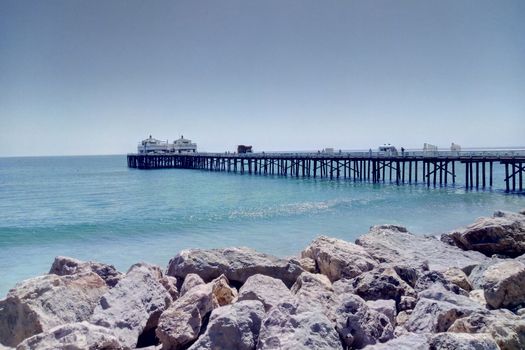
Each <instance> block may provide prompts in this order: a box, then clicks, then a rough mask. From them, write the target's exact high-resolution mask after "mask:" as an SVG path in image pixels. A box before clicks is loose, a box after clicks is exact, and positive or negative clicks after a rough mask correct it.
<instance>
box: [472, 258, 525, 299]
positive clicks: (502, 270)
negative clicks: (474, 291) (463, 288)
mask: <svg viewBox="0 0 525 350" xmlns="http://www.w3.org/2000/svg"><path fill="white" fill-rule="evenodd" d="M476 285H478V286H480V287H481V288H483V291H484V294H485V300H486V301H487V304H488V305H490V306H491V307H493V308H500V307H516V306H519V305H525V264H523V263H521V262H519V261H515V260H503V261H498V262H495V263H494V264H491V265H489V266H487V268H486V269H485V270H484V271H483V272H482V276H481V278H479V277H478V278H476Z"/></svg>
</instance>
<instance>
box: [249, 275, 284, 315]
mask: <svg viewBox="0 0 525 350" xmlns="http://www.w3.org/2000/svg"><path fill="white" fill-rule="evenodd" d="M242 300H258V301H260V302H261V303H262V304H263V305H264V309H265V310H266V312H268V311H269V310H270V309H271V308H272V307H274V306H276V305H277V304H279V303H281V302H290V303H291V302H292V300H293V297H292V293H290V290H289V289H288V288H286V286H285V285H284V283H283V281H281V280H278V279H276V278H272V277H269V276H265V275H259V274H257V275H253V276H250V277H248V279H247V280H246V283H244V285H243V286H242V287H241V289H240V290H239V301H242Z"/></svg>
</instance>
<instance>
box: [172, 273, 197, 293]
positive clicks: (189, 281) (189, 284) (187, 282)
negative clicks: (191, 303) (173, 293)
mask: <svg viewBox="0 0 525 350" xmlns="http://www.w3.org/2000/svg"><path fill="white" fill-rule="evenodd" d="M170 277H171V276H170ZM199 284H205V283H204V281H203V280H202V278H201V277H200V276H199V275H197V274H195V273H189V274H188V275H186V278H184V282H183V283H182V287H180V296H183V295H184V294H186V292H187V291H189V290H190V289H192V288H193V287H195V286H198V285H199Z"/></svg>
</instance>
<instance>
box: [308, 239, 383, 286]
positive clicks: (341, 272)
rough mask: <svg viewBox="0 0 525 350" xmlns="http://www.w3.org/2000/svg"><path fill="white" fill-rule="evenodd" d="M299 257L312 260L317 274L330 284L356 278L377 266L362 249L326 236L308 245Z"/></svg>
mask: <svg viewBox="0 0 525 350" xmlns="http://www.w3.org/2000/svg"><path fill="white" fill-rule="evenodd" d="M301 257H303V258H310V259H313V260H314V261H315V263H316V266H317V269H318V270H319V272H320V273H322V274H324V275H326V276H327V277H328V278H329V279H330V281H332V282H334V281H337V280H338V279H340V278H343V277H346V278H353V277H356V276H358V275H359V274H361V273H363V272H365V271H369V270H371V269H373V268H374V267H375V266H376V265H377V262H376V261H375V260H374V259H373V258H372V257H371V256H370V254H368V253H367V252H366V251H365V250H364V249H363V248H362V247H360V246H358V245H356V244H353V243H349V242H345V241H342V240H340V239H336V238H329V237H326V236H320V237H318V238H316V239H315V240H314V241H313V242H312V243H310V245H309V246H308V247H307V248H306V249H305V250H303V251H302V253H301Z"/></svg>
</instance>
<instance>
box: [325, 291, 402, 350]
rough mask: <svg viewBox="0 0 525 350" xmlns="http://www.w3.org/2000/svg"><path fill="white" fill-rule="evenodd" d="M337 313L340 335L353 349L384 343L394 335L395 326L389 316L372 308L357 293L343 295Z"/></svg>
mask: <svg viewBox="0 0 525 350" xmlns="http://www.w3.org/2000/svg"><path fill="white" fill-rule="evenodd" d="M335 314H336V317H337V319H336V329H337V331H338V332H339V336H340V337H341V339H342V340H343V342H344V344H345V345H346V346H348V347H351V348H352V349H362V348H364V347H365V346H367V345H371V344H375V343H378V342H379V343H384V342H386V341H388V340H389V339H392V338H393V336H394V328H393V326H392V324H391V323H390V320H389V319H388V317H387V316H385V315H384V314H382V313H379V312H377V311H374V310H372V309H370V308H369V307H368V306H367V305H366V303H365V301H364V300H363V299H362V298H360V297H359V296H357V295H353V294H349V293H347V294H343V295H341V296H340V303H339V304H338V307H337V309H336V312H335Z"/></svg>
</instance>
